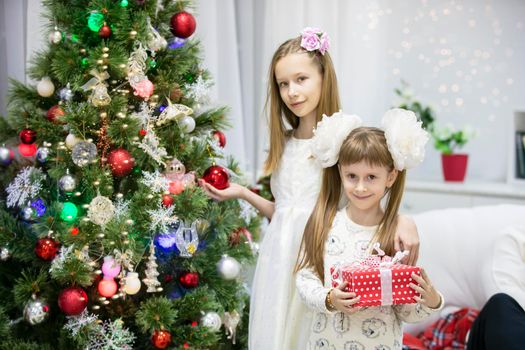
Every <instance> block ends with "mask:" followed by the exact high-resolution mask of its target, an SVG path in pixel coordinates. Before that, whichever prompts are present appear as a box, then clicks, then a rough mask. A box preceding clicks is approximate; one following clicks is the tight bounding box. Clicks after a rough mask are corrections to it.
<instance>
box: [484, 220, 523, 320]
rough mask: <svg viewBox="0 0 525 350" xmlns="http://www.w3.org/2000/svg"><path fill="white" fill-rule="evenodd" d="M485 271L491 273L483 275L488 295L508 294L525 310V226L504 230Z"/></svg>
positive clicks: (510, 227)
mask: <svg viewBox="0 0 525 350" xmlns="http://www.w3.org/2000/svg"><path fill="white" fill-rule="evenodd" d="M484 271H488V272H489V273H487V274H483V277H484V281H483V282H484V292H485V294H486V295H488V296H490V295H493V294H495V293H500V292H503V293H507V294H508V295H510V296H512V297H513V298H514V299H516V301H517V302H518V303H519V304H520V305H521V307H522V308H523V309H524V310H525V226H519V227H518V226H509V227H507V228H505V229H504V230H502V235H501V236H500V237H498V239H497V241H496V242H495V244H494V248H493V254H492V259H490V260H488V261H487V266H486V267H485V268H484Z"/></svg>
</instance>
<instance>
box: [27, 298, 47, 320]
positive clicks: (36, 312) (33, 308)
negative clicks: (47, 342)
mask: <svg viewBox="0 0 525 350" xmlns="http://www.w3.org/2000/svg"><path fill="white" fill-rule="evenodd" d="M48 317H49V305H48V304H47V303H46V302H45V301H44V300H42V299H39V298H35V299H32V300H30V301H29V302H28V303H27V304H26V306H25V307H24V319H25V320H26V321H27V322H28V323H29V324H30V325H32V326H34V325H37V324H40V323H42V322H44V321H45V320H46V319H47V318H48Z"/></svg>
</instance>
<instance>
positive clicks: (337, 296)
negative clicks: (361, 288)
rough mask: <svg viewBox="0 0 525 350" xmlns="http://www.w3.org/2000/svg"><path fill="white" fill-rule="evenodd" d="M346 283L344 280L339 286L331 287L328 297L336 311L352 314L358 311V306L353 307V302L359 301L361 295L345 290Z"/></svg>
mask: <svg viewBox="0 0 525 350" xmlns="http://www.w3.org/2000/svg"><path fill="white" fill-rule="evenodd" d="M347 284H348V282H344V283H342V284H341V285H339V287H337V288H334V289H332V291H331V296H330V299H331V301H332V305H333V306H334V307H335V308H336V310H337V311H341V312H344V313H345V314H354V313H356V312H357V311H359V308H357V307H354V304H356V303H357V302H359V300H360V298H361V297H356V295H355V293H350V292H345V291H344V290H345V288H346V286H347Z"/></svg>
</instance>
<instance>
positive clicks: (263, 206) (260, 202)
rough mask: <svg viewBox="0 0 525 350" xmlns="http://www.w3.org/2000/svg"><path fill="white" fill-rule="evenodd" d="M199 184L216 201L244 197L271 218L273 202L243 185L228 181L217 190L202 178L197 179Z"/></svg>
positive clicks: (273, 207)
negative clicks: (226, 185)
mask: <svg viewBox="0 0 525 350" xmlns="http://www.w3.org/2000/svg"><path fill="white" fill-rule="evenodd" d="M199 185H200V186H201V187H202V188H203V189H204V191H205V192H206V193H207V194H208V196H210V197H211V198H213V199H215V200H216V201H219V202H222V201H224V200H227V199H244V200H245V201H247V202H248V203H250V204H251V205H252V206H254V207H255V209H257V210H258V211H259V212H260V213H261V214H262V215H264V216H266V217H267V218H268V219H271V218H272V215H273V212H274V209H275V204H274V203H273V202H271V201H269V200H267V199H265V198H263V197H261V196H259V195H258V194H256V193H254V192H252V191H250V190H249V189H247V188H246V187H244V186H241V185H239V184H236V183H230V186H229V187H228V188H225V189H223V190H218V189H216V188H215V187H213V186H212V185H210V184H209V183H207V182H205V181H204V180H202V179H199Z"/></svg>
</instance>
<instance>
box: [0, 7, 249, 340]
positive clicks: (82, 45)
mask: <svg viewBox="0 0 525 350" xmlns="http://www.w3.org/2000/svg"><path fill="white" fill-rule="evenodd" d="M190 5H191V4H190V3H189V2H188V1H166V0H164V1H162V0H158V1H138V0H129V1H128V0H121V1H119V0H93V1H80V0H67V1H66V0H54V1H51V0H47V1H44V6H45V8H46V13H45V16H46V17H47V18H48V19H49V28H48V31H47V33H48V34H49V44H48V47H47V48H46V49H45V50H44V51H43V52H40V53H38V54H37V55H36V56H35V57H34V59H33V62H32V66H31V68H30V70H29V72H28V74H29V76H30V77H31V78H32V79H34V80H36V81H37V82H38V83H37V85H36V86H25V85H23V84H21V83H19V82H16V81H12V82H11V89H10V91H9V105H8V111H9V112H8V117H7V119H4V118H0V140H1V141H0V167H1V168H0V169H1V175H0V185H1V186H2V190H1V192H0V349H10V350H13V349H15V350H16V349H56V348H59V349H112V350H117V349H155V348H157V349H165V348H166V349H186V348H191V349H245V348H247V345H246V344H247V328H248V324H247V313H248V305H247V304H248V296H247V293H246V286H245V284H244V283H243V281H242V277H241V271H240V267H241V266H242V265H246V264H247V263H251V262H253V260H254V255H255V254H256V245H255V244H254V243H253V241H252V235H251V233H250V232H253V233H257V229H258V225H259V220H258V218H257V217H256V215H254V212H253V209H250V207H248V206H247V204H246V203H244V202H241V201H226V202H221V203H219V202H215V201H212V200H210V199H209V198H208V197H207V196H206V194H205V193H204V191H203V190H201V188H200V187H198V186H197V185H196V178H200V177H202V178H203V179H204V180H205V181H208V182H209V183H211V184H212V185H214V186H216V187H217V188H224V187H227V186H228V185H229V182H230V181H239V179H240V178H239V171H238V169H237V168H238V167H237V164H236V163H235V161H234V160H233V159H230V158H228V157H225V156H224V151H223V147H224V144H225V142H226V139H225V137H224V134H223V133H222V132H221V131H220V130H221V129H224V128H225V127H227V122H226V120H225V114H226V112H227V110H226V108H224V107H212V106H211V103H210V101H209V98H208V93H209V89H210V86H211V83H210V77H209V74H208V73H207V72H206V71H205V70H203V69H202V68H201V66H200V64H201V61H200V59H199V56H198V55H199V43H198V41H197V40H196V39H194V38H193V36H192V34H193V33H194V31H195V28H196V21H195V18H194V17H193V15H192V14H191V13H192V8H191V7H190ZM46 38H47V36H46ZM13 135H17V136H16V137H13Z"/></svg>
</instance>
